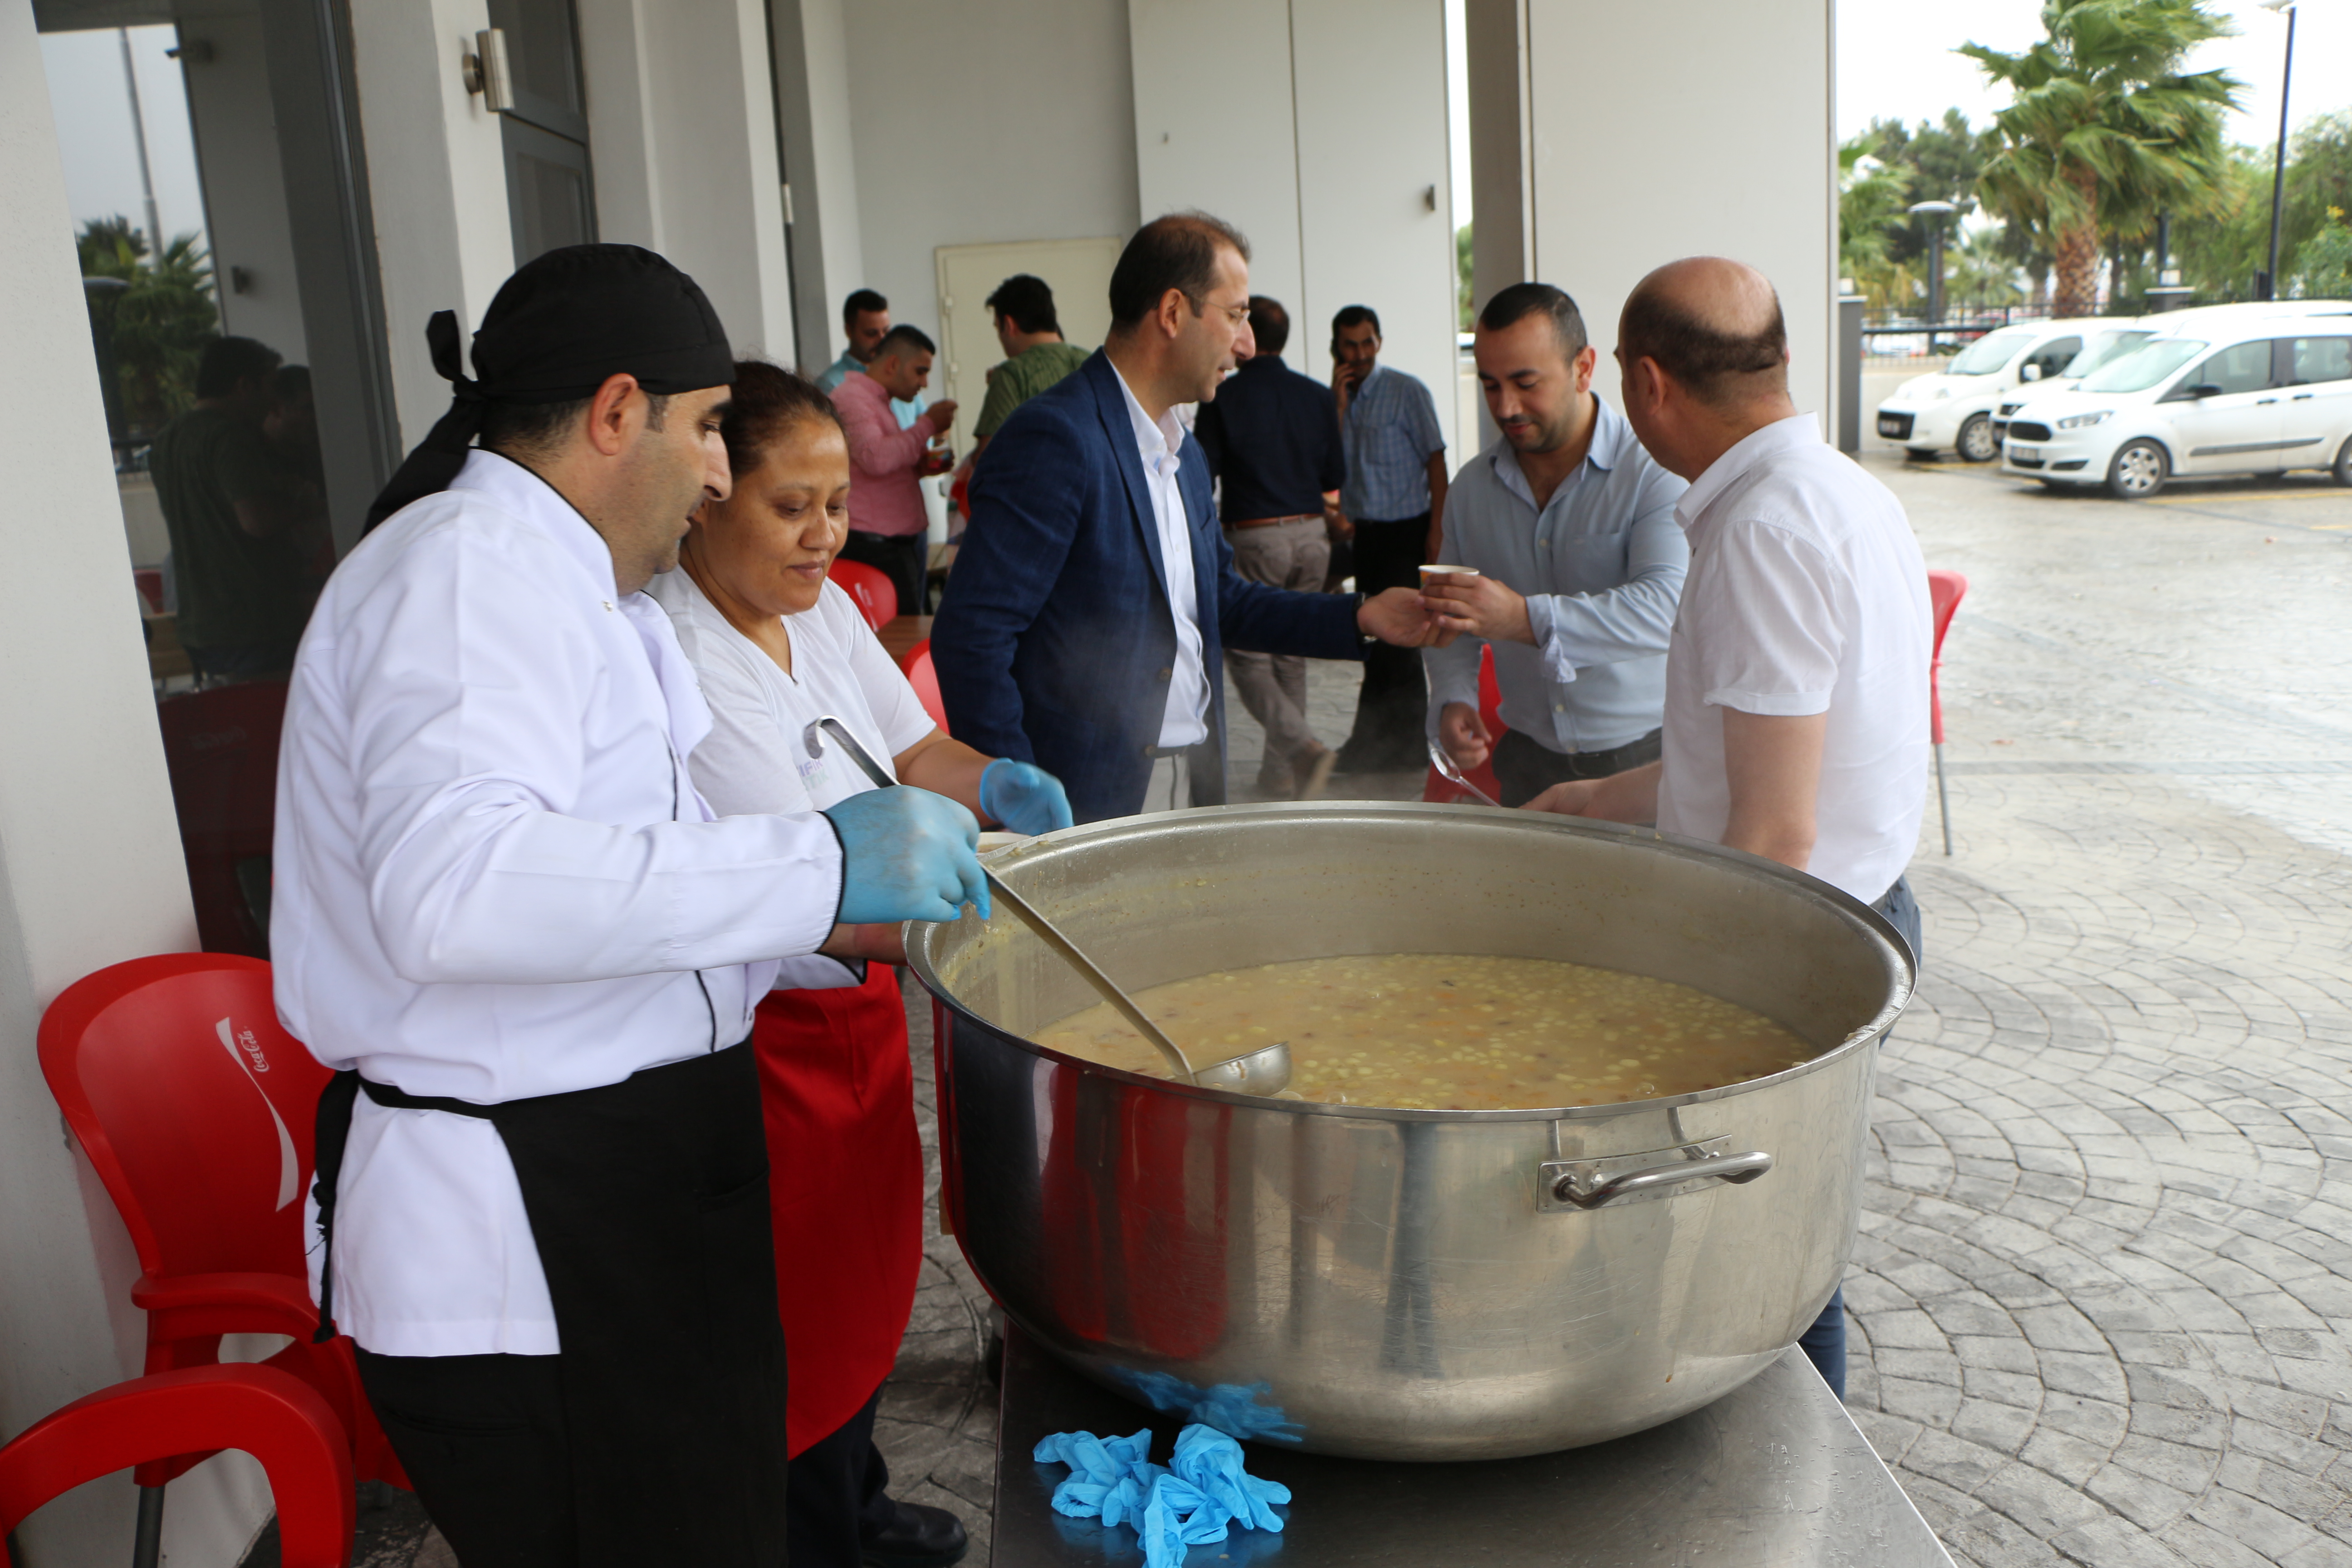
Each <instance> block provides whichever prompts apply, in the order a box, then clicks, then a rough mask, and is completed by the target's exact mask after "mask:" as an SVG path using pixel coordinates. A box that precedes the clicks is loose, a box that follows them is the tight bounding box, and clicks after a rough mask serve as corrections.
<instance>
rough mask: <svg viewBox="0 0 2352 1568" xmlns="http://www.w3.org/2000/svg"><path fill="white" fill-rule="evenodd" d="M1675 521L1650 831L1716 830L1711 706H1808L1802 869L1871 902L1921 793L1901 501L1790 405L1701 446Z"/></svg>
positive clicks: (1892, 865)
mask: <svg viewBox="0 0 2352 1568" xmlns="http://www.w3.org/2000/svg"><path fill="white" fill-rule="evenodd" d="M1675 515H1676V516H1677V517H1678V518H1679V519H1680V520H1681V521H1682V524H1683V528H1684V530H1685V531H1686V532H1687V533H1688V534H1689V536H1690V546H1691V563H1690V575H1689V576H1688V578H1687V579H1685V582H1684V584H1683V596H1682V604H1681V605H1680V607H1679V608H1678V609H1677V611H1676V612H1675V630H1674V637H1673V640H1672V642H1671V643H1670V644H1669V645H1668V647H1667V652H1666V713H1665V737H1664V749H1665V766H1664V772H1663V773H1661V774H1660V776H1659V780H1658V826H1660V827H1662V828H1664V829H1665V830H1666V831H1667V832H1669V833H1683V834H1688V835H1689V836H1690V837H1694V838H1708V839H1713V840H1715V841H1716V842H1717V843H1720V842H1722V840H1723V831H1724V828H1725V827H1726V826H1727V825H1728V824H1729V822H1730V820H1731V781H1730V776H1729V774H1728V773H1726V772H1725V769H1724V761H1723V710H1724V709H1726V708H1737V709H1738V710H1740V711H1742V712H1745V713H1759V714H1767V715H1771V714H1780V715H1787V716H1801V715H1807V714H1813V713H1826V714H1828V715H1829V721H1828V730H1827V732H1826V733H1825V734H1824V735H1823V737H1822V777H1821V784H1820V786H1819V789H1818V791H1817V792H1816V794H1815V795H1814V798H1813V820H1814V838H1813V853H1812V858H1811V860H1810V861H1809V862H1808V863H1807V865H1806V870H1808V871H1809V872H1811V874H1812V875H1814V876H1816V877H1819V878H1820V879H1822V881H1824V882H1831V883H1834V884H1835V885H1836V886H1838V887H1840V888H1843V889H1845V890H1846V891H1847V892H1849V893H1851V894H1853V896H1854V897H1855V898H1857V899H1860V900H1863V902H1864V903H1874V902H1875V901H1877V900H1878V899H1879V898H1881V897H1882V896H1884V895H1885V892H1886V890H1887V889H1889V888H1891V887H1893V886H1894V885H1895V878H1897V877H1899V876H1901V875H1902V874H1903V868H1904V867H1905V866H1906V865H1908V864H1909V863H1910V859H1911V851H1912V850H1913V849H1914V848H1915V847H1917V844H1918V840H1919V818H1920V815H1921V814H1922V813H1923V812H1924V811H1925V810H1926V809H1927V657H1928V649H1929V647H1930V646H1931V641H1932V638H1931V635H1930V632H1929V629H1928V611H1927V563H1926V562H1925V561H1924V560H1923V559H1922V558H1921V557H1920V554H1919V542H1918V541H1917V540H1916V539H1915V538H1913V537H1912V534H1911V523H1910V520H1909V519H1908V518H1906V517H1905V516H1904V515H1903V503H1902V502H1900V501H1898V500H1895V496H1894V493H1893V492H1892V491H1890V490H1889V489H1887V488H1886V487H1885V485H1882V484H1880V483H1879V482H1878V481H1877V480H1876V479H1873V478H1872V477H1871V476H1870V475H1868V474H1866V473H1864V471H1863V470H1862V468H1861V467H1860V466H1859V465H1858V464H1856V463H1855V462H1854V461H1853V459H1852V458H1847V457H1846V456H1845V455H1844V454H1843V453H1841V452H1839V451H1837V450H1836V449H1835V448H1834V447H1831V446H1829V445H1828V444H1827V443H1825V442H1824V441H1823V440H1822V432H1821V426H1820V423H1819V422H1818V421H1817V420H1816V419H1815V418H1814V416H1812V415H1810V414H1799V415H1795V416H1791V417H1790V418H1787V419H1782V420H1778V421H1776V422H1774V423H1773V424H1770V425H1767V426H1764V427H1763V428H1762V429H1760V430H1756V431H1751V432H1750V433H1749V434H1748V436H1747V437H1746V438H1745V439H1743V440H1741V441H1740V442H1739V444H1738V445H1737V446H1735V447H1732V448H1731V449H1730V450H1729V451H1727V452H1726V453H1724V455H1723V456H1722V457H1720V458H1717V459H1716V460H1715V462H1714V463H1713V464H1712V465H1710V466H1709V467H1708V468H1707V470H1706V472H1705V473H1704V474H1701V475H1700V476H1699V477H1698V479H1696V481H1695V482H1694V483H1693V484H1692V485H1691V488H1690V489H1688V490H1687V491H1685V493H1684V495H1683V498H1682V500H1680V501H1679V502H1678V503H1676V508H1675Z"/></svg>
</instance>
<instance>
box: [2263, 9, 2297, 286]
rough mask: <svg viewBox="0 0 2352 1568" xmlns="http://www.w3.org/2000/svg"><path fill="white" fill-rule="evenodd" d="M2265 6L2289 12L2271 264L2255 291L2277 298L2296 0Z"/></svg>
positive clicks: (2281, 78)
mask: <svg viewBox="0 0 2352 1568" xmlns="http://www.w3.org/2000/svg"><path fill="white" fill-rule="evenodd" d="M2294 9H2295V0H2263V10H2265V11H2284V12H2285V13H2286V65H2285V67H2284V68H2283V69H2281V70H2280V72H2279V138H2278V161H2277V162H2276V163H2274V164H2273V166H2272V169H2271V266H2270V270H2269V271H2267V272H2265V273H2263V276H2262V279H2261V280H2260V281H2261V285H2262V286H2261V287H2260V288H2258V289H2255V290H2254V292H2255V293H2256V294H2258V295H2260V296H2261V297H2262V298H2263V299H2265V300H2275V299H2277V298H2278V286H2279V223H2280V219H2281V217H2282V216H2284V204H2285V197H2286V98H2287V92H2288V89H2290V88H2292V87H2293V86H2294Z"/></svg>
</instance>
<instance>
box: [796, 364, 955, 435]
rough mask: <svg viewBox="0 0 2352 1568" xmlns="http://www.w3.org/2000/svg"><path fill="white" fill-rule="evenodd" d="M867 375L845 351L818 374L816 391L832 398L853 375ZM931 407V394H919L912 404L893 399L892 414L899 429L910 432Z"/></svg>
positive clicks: (899, 398) (863, 368) (864, 369)
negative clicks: (840, 386) (896, 420)
mask: <svg viewBox="0 0 2352 1568" xmlns="http://www.w3.org/2000/svg"><path fill="white" fill-rule="evenodd" d="M864 374H866V367H865V366H864V365H862V364H860V363H857V361H856V360H855V359H853V358H852V357H850V353H849V351H848V350H847V349H844V350H842V351H841V357H840V358H839V359H837V360H835V361H834V362H833V363H831V364H829V365H827V366H825V367H824V369H823V370H821V371H819V372H817V373H816V389H817V390H818V391H819V392H822V393H824V395H826V396H827V397H830V396H832V395H833V389H834V388H835V387H836V386H839V385H840V384H842V383H843V382H844V381H846V380H847V379H849V377H851V376H853V375H864ZM930 405H931V397H930V394H929V393H927V392H918V393H917V394H915V396H914V400H913V401H912V402H909V401H908V400H907V399H906V398H903V397H894V398H892V399H891V400H890V412H891V414H892V415H894V416H896V417H897V418H898V428H899V429H901V430H908V429H912V428H913V427H914V424H915V421H916V420H918V419H920V418H921V417H922V416H923V410H924V409H926V408H929V406H930Z"/></svg>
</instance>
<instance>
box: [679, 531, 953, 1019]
mask: <svg viewBox="0 0 2352 1568" xmlns="http://www.w3.org/2000/svg"><path fill="white" fill-rule="evenodd" d="M646 592H647V593H648V594H650V595H652V596H653V599H654V602H655V603H656V604H658V605H661V607H662V608H663V609H664V610H667V612H668V613H669V619H670V626H671V627H672V628H673V629H674V630H675V631H676V632H677V642H678V647H681V648H683V649H685V650H686V657H687V658H688V660H690V661H691V662H692V663H693V665H694V674H695V679H696V680H697V681H698V683H699V684H700V686H701V688H702V696H703V700H704V701H706V702H708V703H709V706H710V733H709V734H708V735H705V736H704V737H703V738H702V742H701V743H700V744H699V745H698V746H696V747H695V748H694V752H693V754H692V755H691V756H689V757H688V759H687V763H688V767H690V768H691V769H692V770H693V773H694V783H695V787H696V788H698V789H699V790H700V791H701V792H702V798H703V799H705V800H707V801H709V803H710V805H711V808H712V809H713V810H715V811H718V812H719V813H721V814H722V815H725V816H736V815H738V814H742V813H750V812H762V811H772V812H795V811H817V810H822V809H823V808H824V807H826V806H829V805H838V804H839V803H840V802H842V801H845V800H846V799H848V798H849V797H850V796H851V795H860V794H863V793H864V792H865V791H866V790H869V789H873V788H876V787H877V786H876V784H874V782H873V781H872V780H871V779H869V778H867V777H866V774H865V773H864V772H863V771H862V770H861V769H860V768H859V767H858V765H857V764H856V763H854V762H851V761H850V760H849V758H848V756H847V755H846V754H845V752H843V751H842V750H841V747H840V744H839V742H836V741H835V740H834V739H833V738H832V737H830V736H827V737H826V738H825V742H824V752H823V753H822V754H821V755H819V756H815V757H812V756H810V755H809V754H808V748H807V746H806V745H805V744H804V743H803V739H802V737H803V735H804V734H805V733H806V732H807V730H808V726H809V725H810V724H811V723H812V722H814V721H816V720H818V719H820V718H824V717H826V716H828V715H829V716H831V717H833V718H835V719H838V720H840V721H842V723H843V724H844V725H845V726H846V727H847V728H848V731H849V732H850V733H851V734H853V735H855V736H856V737H857V741H858V743H859V744H860V745H862V746H864V747H865V748H866V753H867V755H869V756H871V757H872V758H873V759H874V760H875V761H876V762H877V763H881V764H882V767H883V769H884V771H885V772H887V771H889V768H890V759H891V758H893V757H895V756H897V755H898V753H899V752H903V751H906V750H907V749H908V747H910V746H913V745H914V744H915V743H916V742H919V741H920V740H922V739H923V737H924V736H926V735H929V733H930V732H931V731H932V730H933V729H934V728H936V726H934V725H933V724H932V722H931V716H930V715H929V713H926V712H924V711H923V703H922V699H920V698H919V697H917V696H916V695H915V689H914V688H913V687H912V686H909V685H908V683H907V678H906V677H905V676H904V675H901V674H900V673H899V672H898V666H897V665H896V664H893V663H892V662H891V661H890V655H889V652H888V650H887V649H886V648H884V647H883V646H882V639H881V638H879V637H876V636H875V635H874V628H873V627H872V626H868V625H866V617H865V616H863V615H861V614H859V613H858V609H857V603H856V600H854V599H852V598H851V597H850V596H849V595H847V594H845V593H844V592H843V591H842V590H841V589H840V587H838V586H837V585H836V584H832V583H827V584H825V585H824V592H823V593H822V594H821V595H818V598H817V602H816V604H815V605H813V606H811V607H810V608H808V609H806V610H803V611H802V612H801V613H800V614H799V615H796V616H785V617H784V626H785V628H786V629H787V630H788V631H789V633H790V634H791V636H792V639H793V671H792V673H791V674H790V675H787V674H785V673H784V671H783V669H782V667H781V666H779V665H778V664H777V663H776V661H775V660H774V659H772V658H769V657H768V650H767V649H766V648H763V647H761V646H760V645H759V644H757V643H755V642H753V641H752V640H751V638H750V637H745V636H744V635H743V634H742V633H741V632H739V631H737V630H736V629H735V628H734V626H731V625H730V624H729V622H728V619H727V617H726V616H724V615H722V614H720V613H719V606H718V605H714V604H712V603H711V602H710V598H709V595H707V594H705V593H703V591H702V589H701V587H700V586H699V585H698V584H697V583H696V582H695V580H694V579H693V578H691V577H689V576H688V575H687V574H685V573H684V572H669V573H665V574H663V575H661V576H659V577H656V578H655V579H654V581H653V585H652V586H651V587H650V588H648V589H647V590H646ZM865 978H866V966H865V965H864V964H863V963H856V964H849V963H842V962H841V961H839V960H837V959H833V958H827V957H824V956H823V955H821V954H815V953H812V954H810V955H809V956H808V957H805V958H790V959H786V960H785V961H784V963H783V965H782V969H781V970H780V971H779V972H778V973H777V976H776V985H777V987H778V988H779V989H782V990H811V991H823V990H829V989H834V988H837V987H839V986H843V985H856V984H863V983H864V981H865Z"/></svg>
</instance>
